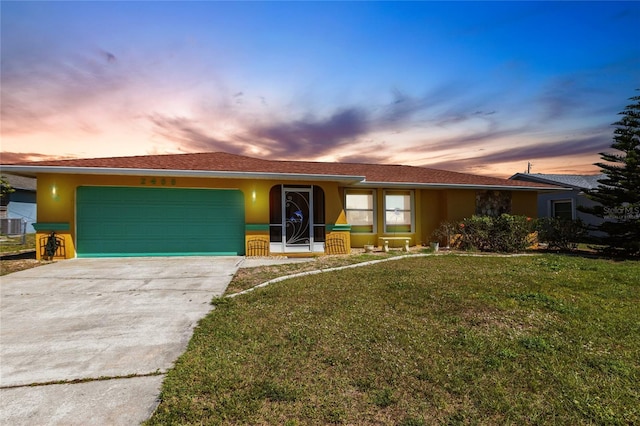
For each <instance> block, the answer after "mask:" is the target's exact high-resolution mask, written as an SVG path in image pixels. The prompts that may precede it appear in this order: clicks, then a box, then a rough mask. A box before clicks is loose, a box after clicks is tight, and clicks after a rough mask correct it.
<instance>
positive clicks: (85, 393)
mask: <svg viewBox="0 0 640 426" xmlns="http://www.w3.org/2000/svg"><path fill="white" fill-rule="evenodd" d="M242 260H243V258H241V257H173V258H126V259H73V260H67V261H62V262H57V263H54V264H50V265H45V266H40V267H37V268H34V269H29V270H26V271H21V272H16V273H13V274H10V275H6V276H3V277H0V298H1V299H0V424H2V425H5V424H6V425H92V424H94V425H106V424H108V425H133V424H139V423H140V422H142V421H144V420H146V419H147V418H148V417H149V415H151V413H152V412H153V410H154V409H155V407H156V405H157V397H158V395H159V392H160V386H161V383H162V380H163V378H164V373H165V372H166V371H167V370H168V369H169V368H171V367H172V365H173V363H174V361H175V360H176V359H177V358H178V356H179V355H180V354H181V353H182V352H184V350H185V349H186V345H187V343H188V342H189V340H190V338H191V335H192V334H193V329H194V327H195V326H196V324H197V322H198V321H199V320H200V319H201V318H203V317H204V316H205V315H206V314H207V313H208V312H209V311H210V310H211V309H212V306H211V304H210V301H211V299H212V298H213V297H215V296H220V295H222V294H223V293H224V291H225V289H226V287H227V285H228V284H229V282H230V281H231V279H232V277H233V275H234V274H235V272H236V271H237V269H238V266H239V265H240V263H241V262H242ZM71 381H77V382H76V383H70V382H71ZM61 382H62V383H61ZM34 385H36V386H34Z"/></svg>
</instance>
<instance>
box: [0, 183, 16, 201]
mask: <svg viewBox="0 0 640 426" xmlns="http://www.w3.org/2000/svg"><path fill="white" fill-rule="evenodd" d="M14 191H15V189H13V187H11V184H10V183H9V181H7V179H6V178H5V177H4V176H0V201H1V202H2V205H3V206H5V205H6V204H7V203H8V202H9V194H11V193H12V192H14Z"/></svg>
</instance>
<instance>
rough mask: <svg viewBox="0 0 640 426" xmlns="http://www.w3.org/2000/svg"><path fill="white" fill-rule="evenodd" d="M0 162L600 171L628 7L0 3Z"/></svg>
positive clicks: (625, 50) (630, 51)
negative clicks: (225, 157) (132, 158)
mask: <svg viewBox="0 0 640 426" xmlns="http://www.w3.org/2000/svg"><path fill="white" fill-rule="evenodd" d="M0 7H1V13H2V15H1V24H2V30H1V36H2V46H1V47H2V51H1V54H2V75H1V79H2V81H1V83H2V87H1V90H2V92H1V95H2V98H1V100H2V105H1V107H2V116H1V118H2V155H3V162H7V161H8V160H17V159H33V160H36V159H43V158H50V157H56V158H62V157H103V156H121V155H145V154H163V153H179V152H203V151H226V152H232V153H236V154H243V155H252V156H259V157H263V158H271V159H295V160H319V161H356V162H362V161H364V162H383V163H402V164H410V165H416V166H428V167H437V168H444V169H450V170H458V171H466V172H471V173H480V174H492V175H497V176H509V175H511V174H513V173H515V172H519V171H523V170H524V169H525V168H526V165H527V162H528V161H531V162H532V163H533V164H534V166H533V171H534V172H539V173H595V172H597V168H595V167H594V166H593V165H592V163H593V162H595V161H597V160H598V159H599V157H598V152H601V151H603V150H606V149H607V148H608V147H609V145H610V144H611V141H612V134H613V129H614V128H613V127H612V126H611V124H612V123H613V122H615V121H616V120H617V119H618V113H619V112H620V111H621V110H622V109H623V108H624V106H625V105H626V104H627V103H629V101H628V99H629V98H630V97H631V96H634V95H636V94H637V92H636V89H637V88H638V87H640V43H638V42H637V28H638V27H640V3H636V2H206V1H201V2H152V1H149V2H143V1H139V2H135V1H129V2H12V1H3V2H2V3H1V6H0Z"/></svg>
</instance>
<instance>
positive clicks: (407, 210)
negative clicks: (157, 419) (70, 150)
mask: <svg viewBox="0 0 640 426" xmlns="http://www.w3.org/2000/svg"><path fill="white" fill-rule="evenodd" d="M2 168H3V170H4V171H5V172H10V173H14V174H20V175H22V176H29V177H37V179H38V223H37V224H36V229H37V230H38V236H37V238H38V241H40V244H42V242H43V241H45V238H46V237H47V235H48V234H49V233H50V232H52V231H55V232H56V233H57V235H58V236H59V238H61V242H62V243H63V244H64V253H63V254H61V253H60V252H59V253H58V256H62V257H75V256H80V257H96V256H153V255H245V254H246V255H274V254H278V255H294V256H295V255H298V256H299V255H311V254H314V253H316V254H320V253H348V252H350V249H351V248H352V247H363V246H364V245H365V244H374V245H380V243H381V240H380V237H396V238H398V237H402V238H403V240H404V239H406V240H409V242H410V244H411V245H420V244H428V243H429V241H430V235H431V233H432V231H433V230H434V229H435V228H436V227H437V226H438V225H439V224H440V222H442V221H444V220H460V219H463V218H465V217H469V216H471V215H473V214H476V213H492V214H499V213H502V212H507V213H513V214H520V215H527V216H532V217H535V216H536V199H537V193H538V191H539V190H545V189H546V190H553V189H554V188H553V187H550V186H548V185H544V184H539V183H523V182H518V181H514V180H507V179H499V178H493V177H486V176H476V175H470V174H465V173H456V172H449V171H443V170H435V169H428V168H423V167H411V166H403V165H382V164H356V163H321V162H306V161H271V160H264V159H258V158H251V157H244V156H239V155H233V154H227V153H220V152H218V153H201V154H179V155H153V156H138V157H119V158H95V159H77V160H60V161H40V162H32V163H22V164H12V165H5V166H2ZM392 242H393V243H398V244H397V245H396V246H402V245H404V244H403V243H400V242H398V241H395V240H393V241H392ZM41 250H43V249H42V248H41ZM41 250H39V251H38V255H39V256H41V255H42V252H41Z"/></svg>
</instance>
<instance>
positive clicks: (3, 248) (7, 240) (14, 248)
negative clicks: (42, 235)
mask: <svg viewBox="0 0 640 426" xmlns="http://www.w3.org/2000/svg"><path fill="white" fill-rule="evenodd" d="M22 241H23V238H22V236H17V237H14V236H11V237H9V236H6V235H2V241H0V253H15V252H20V251H22V250H35V247H36V234H27V235H26V236H25V239H24V244H23V242H22Z"/></svg>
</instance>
